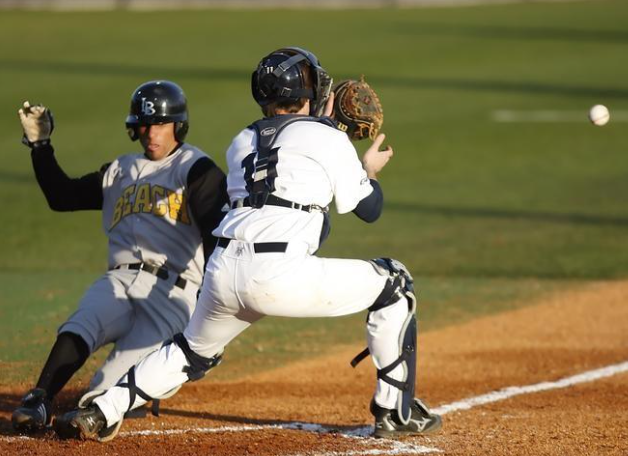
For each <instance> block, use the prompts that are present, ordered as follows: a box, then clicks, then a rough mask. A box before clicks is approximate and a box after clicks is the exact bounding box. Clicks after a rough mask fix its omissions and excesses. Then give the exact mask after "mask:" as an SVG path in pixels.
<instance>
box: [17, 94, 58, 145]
mask: <svg viewBox="0 0 628 456" xmlns="http://www.w3.org/2000/svg"><path fill="white" fill-rule="evenodd" d="M18 114H19V115H20V122H22V129H23V130H24V137H23V139H22V142H23V143H24V144H26V145H27V146H29V147H33V146H34V145H35V144H37V143H47V142H50V134H51V133H52V129H53V128H54V122H53V119H52V113H51V112H50V110H49V109H48V108H46V107H45V106H42V105H34V106H31V104H30V103H29V102H28V101H25V102H24V106H23V107H22V108H21V109H20V110H19V111H18Z"/></svg>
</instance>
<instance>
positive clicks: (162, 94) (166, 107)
mask: <svg viewBox="0 0 628 456" xmlns="http://www.w3.org/2000/svg"><path fill="white" fill-rule="evenodd" d="M170 122H174V136H175V138H176V140H177V141H179V142H183V141H184V140H185V135H186V134H187V132H188V127H189V124H188V104H187V100H186V98H185V94H184V93H183V89H181V87H179V86H178V85H177V84H175V83H174V82H170V81H149V82H145V83H144V84H142V85H141V86H139V87H138V88H137V89H135V91H134V92H133V95H132V96H131V109H130V110H129V115H128V116H127V118H126V128H127V131H128V133H129V137H130V138H131V140H132V141H137V140H138V138H139V133H138V128H137V127H138V126H139V125H155V124H165V123H170Z"/></svg>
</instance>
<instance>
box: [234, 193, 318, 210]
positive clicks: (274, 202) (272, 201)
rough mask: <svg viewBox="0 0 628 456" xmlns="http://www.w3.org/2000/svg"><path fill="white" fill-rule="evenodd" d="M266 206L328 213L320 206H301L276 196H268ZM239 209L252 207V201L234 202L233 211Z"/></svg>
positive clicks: (246, 199)
mask: <svg viewBox="0 0 628 456" xmlns="http://www.w3.org/2000/svg"><path fill="white" fill-rule="evenodd" d="M264 204H265V205H268V206H281V207H287V208H290V209H298V210H300V211H305V212H312V211H321V212H327V208H326V207H322V206H319V205H318V204H309V205H305V204H299V203H295V202H292V201H288V200H287V199H283V198H279V197H278V196H275V195H268V199H267V200H266V202H265V203H264ZM239 207H251V200H250V199H249V197H248V196H247V197H246V198H244V199H240V200H237V201H234V202H233V204H232V205H231V209H237V208H239Z"/></svg>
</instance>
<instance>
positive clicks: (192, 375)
mask: <svg viewBox="0 0 628 456" xmlns="http://www.w3.org/2000/svg"><path fill="white" fill-rule="evenodd" d="M173 342H174V343H175V344H177V345H178V346H179V348H180V349H181V350H182V351H183V354H184V355H185V359H186V360H187V362H188V364H189V366H187V367H186V368H185V370H184V372H185V373H186V374H188V379H189V381H190V382H195V381H197V380H200V379H201V378H203V377H205V374H207V372H209V371H210V370H211V369H213V368H214V367H216V366H217V365H219V364H220V362H221V361H222V353H219V354H217V355H216V356H214V357H212V358H205V357H204V356H201V355H199V354H198V353H196V352H195V351H194V350H192V349H191V348H190V345H189V344H188V341H187V340H185V337H184V336H183V334H182V333H179V334H176V335H175V336H174V337H173Z"/></svg>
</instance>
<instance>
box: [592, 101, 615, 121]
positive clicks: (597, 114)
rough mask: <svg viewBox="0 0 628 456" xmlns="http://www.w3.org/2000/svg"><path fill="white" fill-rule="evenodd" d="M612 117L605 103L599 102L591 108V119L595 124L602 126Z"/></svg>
mask: <svg viewBox="0 0 628 456" xmlns="http://www.w3.org/2000/svg"><path fill="white" fill-rule="evenodd" d="M610 119H611V113H610V112H609V111H608V108H607V107H606V106H604V105H601V104H598V105H595V106H593V107H592V108H591V109H589V120H590V121H591V123H592V124H593V125H597V126H598V127H601V126H602V125H606V124H607V123H608V121H609V120H610Z"/></svg>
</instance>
